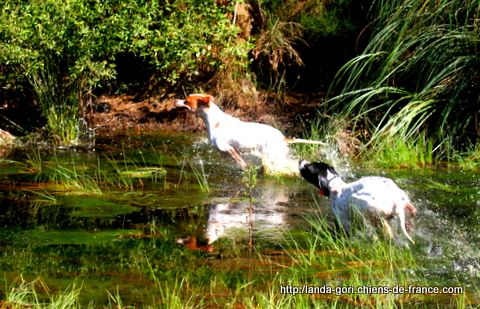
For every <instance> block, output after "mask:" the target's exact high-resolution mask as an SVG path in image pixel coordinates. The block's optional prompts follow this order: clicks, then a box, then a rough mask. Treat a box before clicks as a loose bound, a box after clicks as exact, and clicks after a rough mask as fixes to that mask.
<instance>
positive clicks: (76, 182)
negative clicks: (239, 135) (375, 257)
mask: <svg viewBox="0 0 480 309" xmlns="http://www.w3.org/2000/svg"><path fill="white" fill-rule="evenodd" d="M97 145H98V146H97V148H96V151H94V152H73V151H66V152H60V151H56V152H50V153H49V152H41V153H40V152H38V151H36V150H32V151H26V152H23V153H16V154H12V155H11V157H9V158H8V160H2V161H0V226H1V230H0V249H1V252H2V256H1V257H0V270H1V271H2V272H4V274H5V278H6V280H7V281H8V280H10V281H12V280H15V278H18V277H19V276H20V275H22V276H24V277H25V278H31V279H32V280H33V279H34V278H36V277H38V276H40V277H42V278H43V279H44V280H45V281H46V282H47V283H48V285H51V286H53V287H56V288H58V289H62V288H63V287H65V286H67V285H68V284H70V283H71V282H72V281H74V280H81V283H82V285H83V286H84V289H83V290H82V297H83V298H84V300H85V301H92V300H93V301H95V303H97V304H108V303H109V298H108V296H107V293H106V291H107V290H108V291H119V293H120V294H121V295H122V299H123V301H124V302H125V303H132V304H133V303H134V304H138V305H141V304H142V303H144V302H147V303H148V302H149V301H150V300H151V297H150V296H149V295H150V293H151V291H152V290H154V289H155V283H154V282H152V280H150V275H149V271H148V269H150V268H152V267H153V268H154V269H155V271H156V273H157V278H156V279H158V280H161V279H162V278H163V277H165V278H167V277H169V276H173V274H178V273H177V271H178V270H177V268H178V267H179V265H189V264H195V263H199V262H198V259H199V257H200V261H204V262H205V261H210V262H209V263H212V262H211V259H212V257H215V256H216V257H217V258H218V256H222V254H220V255H216V254H218V252H219V250H220V251H221V249H219V248H220V247H221V244H222V241H225V240H227V241H228V242H230V243H233V244H238V246H240V247H241V246H245V244H246V242H247V240H246V239H247V238H248V229H249V221H248V218H249V212H248V207H249V199H248V198H247V196H246V192H245V188H244V186H243V185H242V174H241V172H240V171H239V170H237V169H236V168H234V167H232V165H233V164H232V162H230V159H229V158H227V157H224V156H222V155H221V154H219V153H218V152H216V151H214V150H212V149H211V147H209V146H208V145H207V144H206V143H205V142H203V141H199V139H198V137H196V136H186V135H168V136H160V137H155V138H154V137H148V138H146V137H141V136H129V137H125V138H124V139H121V140H116V141H113V140H103V141H97ZM192 145H193V146H192ZM199 164H203V169H195V166H199ZM350 172H351V171H350ZM355 173H358V174H367V173H368V172H367V171H355ZM387 176H389V177H392V178H394V179H395V180H396V182H397V183H399V185H400V186H401V187H403V188H405V189H406V190H407V191H408V192H409V194H410V195H411V198H412V200H413V201H414V202H415V206H416V207H417V208H418V210H419V213H418V215H417V219H416V221H415V232H414V234H413V238H414V239H415V240H416V242H417V244H416V245H415V247H414V248H411V250H414V255H415V256H416V258H417V259H418V260H419V261H420V265H421V268H420V269H418V270H415V271H416V272H419V273H422V274H423V275H424V277H426V278H429V284H431V285H439V286H443V285H448V284H449V283H450V282H454V281H455V282H462V283H463V284H464V286H465V287H467V288H471V289H476V288H477V287H478V286H480V280H479V279H480V256H479V252H480V250H478V249H479V244H480V238H479V236H478V235H479V222H480V220H479V219H480V198H479V196H480V192H479V191H480V189H479V188H480V183H479V182H480V181H479V179H480V177H479V176H480V174H478V173H471V172H463V171H458V170H433V169H423V170H413V171H410V170H409V171H406V170H400V171H388V172H387ZM252 195H253V204H254V216H253V229H254V231H253V233H254V239H255V244H256V246H257V247H258V248H260V250H264V252H267V251H269V252H273V251H272V250H281V249H282V248H284V242H285V234H286V233H290V232H289V231H299V230H303V231H310V228H309V227H308V220H306V218H307V217H308V216H310V215H312V214H320V215H321V216H325V217H326V218H328V219H329V220H331V221H333V218H332V217H331V216H332V215H331V211H330V209H329V206H328V202H327V201H326V200H324V199H322V198H317V197H315V196H316V193H315V192H314V189H313V187H311V186H310V185H308V184H307V183H306V182H303V181H302V180H301V179H296V178H288V179H277V178H270V177H260V178H259V180H258V183H257V185H256V186H255V188H254V189H253V192H252ZM292 233H293V232H292ZM181 244H184V245H181ZM218 244H220V245H218ZM186 248H190V249H198V250H195V251H197V252H198V254H199V255H200V256H198V255H192V254H190V253H189V252H190V251H189V250H188V249H186ZM214 252H217V253H214ZM260 252H262V251H260ZM259 261H261V258H259V260H258V261H257V262H259ZM151 263H153V266H152V265H151ZM201 263H202V262H201ZM190 267H192V266H190ZM198 267H200V265H198ZM188 269H189V267H186V268H185V271H188ZM5 288H6V287H5ZM5 288H3V290H4V291H5Z"/></svg>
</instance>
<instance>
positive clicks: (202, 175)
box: [189, 159, 210, 193]
mask: <svg viewBox="0 0 480 309" xmlns="http://www.w3.org/2000/svg"><path fill="white" fill-rule="evenodd" d="M197 162H198V164H194V163H192V162H190V163H189V164H190V168H191V169H192V172H193V176H194V177H195V179H196V180H197V183H198V185H199V187H200V191H202V192H203V193H208V192H210V185H209V184H208V177H209V175H208V174H207V173H206V171H205V163H204V162H203V160H202V159H200V160H198V161H197Z"/></svg>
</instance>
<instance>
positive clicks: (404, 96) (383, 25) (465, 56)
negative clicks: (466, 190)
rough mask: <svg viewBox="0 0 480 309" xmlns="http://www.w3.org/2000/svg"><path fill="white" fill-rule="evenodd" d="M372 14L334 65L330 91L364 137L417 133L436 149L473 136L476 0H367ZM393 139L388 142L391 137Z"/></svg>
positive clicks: (402, 136)
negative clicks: (363, 32)
mask: <svg viewBox="0 0 480 309" xmlns="http://www.w3.org/2000/svg"><path fill="white" fill-rule="evenodd" d="M373 8H374V10H373V11H374V12H375V14H376V17H377V19H376V20H377V21H376V23H375V26H374V31H373V36H372V38H371V40H370V42H369V44H368V46H367V47H366V48H365V50H364V51H363V53H362V54H361V55H359V56H357V57H355V58H354V59H352V60H351V61H349V62H348V63H347V64H345V66H344V67H343V68H342V69H341V70H340V71H339V73H338V75H337V79H336V83H337V84H334V86H335V85H340V84H342V85H343V90H342V92H341V94H340V95H338V96H336V97H335V98H333V100H337V102H338V104H336V105H335V106H334V109H335V110H338V109H340V110H342V111H343V113H344V116H345V117H347V118H351V119H353V123H354V124H355V127H354V128H355V129H362V130H363V129H367V130H368V131H369V132H371V133H372V134H371V138H370V140H369V141H370V142H372V144H378V143H377V142H379V141H385V139H403V140H420V139H419V137H420V136H421V134H423V132H425V134H426V136H427V137H428V138H429V139H430V140H431V141H432V142H433V143H434V146H435V147H434V148H433V149H436V151H438V152H439V153H443V154H444V153H445V151H444V150H443V149H442V147H437V146H443V145H444V143H443V141H444V140H445V139H446V138H448V139H450V140H451V143H452V144H453V145H454V147H460V148H461V147H463V146H462V145H465V142H466V141H467V142H468V141H470V142H475V140H476V139H477V138H478V129H477V128H478V120H477V115H478V112H479V111H480V108H479V105H478V104H476V103H475V102H477V103H478V98H479V96H480V92H479V90H478V89H479V88H478V83H479V82H480V75H479V73H478V70H477V68H478V66H479V65H480V63H479V57H478V44H479V42H480V32H479V27H478V17H479V15H480V7H479V6H478V2H477V1H473V0H470V1H457V0H443V1H434V2H432V1H427V2H426V1H419V0H409V1H374V6H373ZM394 143H395V142H394Z"/></svg>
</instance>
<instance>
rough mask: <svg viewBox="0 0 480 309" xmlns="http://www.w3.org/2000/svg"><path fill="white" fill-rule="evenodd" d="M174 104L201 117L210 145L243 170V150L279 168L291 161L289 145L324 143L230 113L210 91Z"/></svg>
mask: <svg viewBox="0 0 480 309" xmlns="http://www.w3.org/2000/svg"><path fill="white" fill-rule="evenodd" d="M175 105H176V106H177V107H182V108H186V109H188V110H189V111H191V112H193V113H195V114H196V115H198V116H199V117H200V118H202V119H203V121H204V123H205V125H206V127H207V131H208V137H209V139H210V142H211V144H212V145H213V146H215V147H216V148H217V149H218V150H220V151H222V152H226V153H228V154H229V155H230V156H231V157H232V158H233V159H234V160H235V162H236V163H237V164H238V165H239V166H240V167H241V168H242V169H245V168H246V167H247V163H246V162H245V161H244V160H243V158H242V157H241V155H240V152H243V151H247V152H250V153H252V154H254V155H256V156H257V157H260V158H261V159H262V162H263V164H264V165H265V167H266V168H267V169H268V170H270V171H277V170H280V169H281V168H282V167H284V165H285V164H288V163H289V162H288V161H291V162H292V159H291V158H290V150H289V148H288V144H290V143H312V144H323V143H322V142H319V141H308V140H302V139H288V138H286V137H285V136H284V135H283V133H282V132H280V130H278V129H276V128H274V127H272V126H269V125H266V124H262V123H256V122H246V121H242V120H240V119H238V118H235V117H233V116H231V115H228V114H226V113H224V112H223V111H222V110H221V109H220V108H219V107H218V106H217V105H216V104H215V103H214V98H213V96H211V95H208V94H191V95H189V96H188V97H187V98H186V99H185V100H177V101H176V103H175ZM291 162H290V163H291ZM293 163H294V167H293V170H297V168H296V162H295V161H293Z"/></svg>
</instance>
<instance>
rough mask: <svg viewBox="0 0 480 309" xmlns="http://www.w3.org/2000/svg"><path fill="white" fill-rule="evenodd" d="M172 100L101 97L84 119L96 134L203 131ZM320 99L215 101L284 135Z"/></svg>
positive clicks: (295, 131) (296, 128) (310, 112)
mask: <svg viewBox="0 0 480 309" xmlns="http://www.w3.org/2000/svg"><path fill="white" fill-rule="evenodd" d="M175 99H176V98H175V97H174V96H171V97H170V98H168V99H164V100H159V99H157V98H154V97H152V98H148V99H145V100H142V101H135V100H134V98H133V97H131V96H102V97H99V98H98V99H97V100H96V102H95V104H93V105H91V106H89V107H88V110H87V118H88V122H89V123H90V126H92V127H95V128H96V133H97V134H98V135H103V136H105V135H107V136H113V135H117V134H125V133H132V132H134V133H138V134H142V133H151V132H155V131H170V132H171V131H190V132H191V131H203V130H204V125H203V123H202V121H201V120H200V119H199V118H198V117H196V116H194V115H193V114H192V113H189V112H187V111H186V110H184V109H178V108H176V107H175V105H174V102H175ZM321 102H322V99H321V98H320V97H306V96H305V95H302V96H300V95H289V96H288V97H287V98H286V99H285V100H284V102H282V103H279V102H276V101H275V100H274V99H273V98H271V97H269V96H268V95H264V96H262V97H261V98H259V99H258V101H257V102H252V103H250V104H244V105H243V106H242V107H238V106H236V104H234V103H233V104H232V102H223V101H222V100H217V102H216V103H217V104H218V105H220V106H221V107H222V109H224V110H225V111H226V112H228V113H229V114H231V115H234V116H235V117H239V118H240V119H242V120H246V121H256V122H262V123H266V124H270V125H272V126H274V127H276V128H279V129H280V130H282V131H283V132H285V133H286V134H287V135H292V136H293V135H297V134H298V133H299V131H301V129H302V128H301V126H300V125H299V124H300V120H301V119H302V120H308V119H309V118H310V117H312V116H313V115H315V113H316V109H317V108H318V107H319V106H320V105H321Z"/></svg>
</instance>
